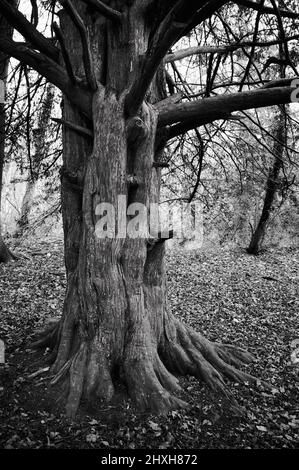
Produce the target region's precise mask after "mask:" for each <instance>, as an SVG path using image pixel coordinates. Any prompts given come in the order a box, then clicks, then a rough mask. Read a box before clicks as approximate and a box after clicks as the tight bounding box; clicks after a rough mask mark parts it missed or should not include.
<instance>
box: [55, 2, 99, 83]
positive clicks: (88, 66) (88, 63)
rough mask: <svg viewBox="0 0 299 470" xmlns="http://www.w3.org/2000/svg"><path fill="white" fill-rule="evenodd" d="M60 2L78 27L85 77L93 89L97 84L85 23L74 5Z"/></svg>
mask: <svg viewBox="0 0 299 470" xmlns="http://www.w3.org/2000/svg"><path fill="white" fill-rule="evenodd" d="M60 3H61V4H62V5H63V7H64V8H65V9H66V11H67V12H68V14H69V15H70V17H71V19H72V21H73V22H74V25H75V26H76V28H77V29H78V31H79V34H80V36H81V42H82V50H83V63H84V70H85V75H86V79H87V81H88V84H89V86H90V87H91V89H92V90H94V91H95V90H96V89H97V87H98V86H97V81H96V78H95V74H94V70H93V63H92V57H91V51H90V47H89V41H88V31H87V29H86V27H85V24H84V22H83V20H82V18H81V16H80V15H79V13H78V12H77V10H76V9H75V7H74V5H73V4H72V3H71V2H70V1H69V0H60Z"/></svg>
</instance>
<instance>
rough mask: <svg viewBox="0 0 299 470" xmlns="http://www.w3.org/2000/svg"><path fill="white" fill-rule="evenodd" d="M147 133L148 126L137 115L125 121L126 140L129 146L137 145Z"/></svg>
mask: <svg viewBox="0 0 299 470" xmlns="http://www.w3.org/2000/svg"><path fill="white" fill-rule="evenodd" d="M148 135H149V128H148V126H147V125H146V124H145V122H144V121H143V120H142V119H141V118H140V117H138V116H135V117H133V118H131V119H129V121H128V123H127V142H128V145H129V146H130V147H138V145H140V144H141V143H142V142H143V141H144V140H145V139H146V138H147V137H148Z"/></svg>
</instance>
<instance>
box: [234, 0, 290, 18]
mask: <svg viewBox="0 0 299 470" xmlns="http://www.w3.org/2000/svg"><path fill="white" fill-rule="evenodd" d="M233 2H234V3H237V4H238V5H242V6H244V7H247V8H251V9H252V10H256V11H261V13H267V14H270V15H276V12H275V10H274V8H271V7H265V6H262V7H261V5H260V4H259V3H256V2H254V1H251V0H233ZM279 13H280V16H281V17H282V18H293V19H298V18H299V13H296V12H295V11H290V10H279Z"/></svg>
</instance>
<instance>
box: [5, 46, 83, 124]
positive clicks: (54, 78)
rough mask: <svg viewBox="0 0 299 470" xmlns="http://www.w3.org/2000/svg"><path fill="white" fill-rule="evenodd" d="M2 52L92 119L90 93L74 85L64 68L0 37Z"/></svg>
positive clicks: (37, 53)
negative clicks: (42, 79)
mask: <svg viewBox="0 0 299 470" xmlns="http://www.w3.org/2000/svg"><path fill="white" fill-rule="evenodd" d="M0 50H1V51H2V52H4V53H6V54H7V55H8V56H10V57H14V58H15V59H17V60H19V61H20V62H22V63H23V64H27V65H28V66H29V67H31V68H33V69H34V70H36V72H38V73H39V74H41V75H42V76H43V77H45V78H46V79H47V80H48V81H49V82H51V83H53V85H55V86H57V87H58V88H59V89H60V90H61V91H62V92H63V93H65V95H66V96H67V97H68V98H69V100H70V101H71V102H72V103H73V104H74V105H76V106H77V107H78V108H79V110H80V111H81V112H83V113H84V114H85V115H86V116H87V117H89V118H90V117H91V94H90V92H89V91H88V90H84V89H83V88H82V87H78V86H75V85H73V84H72V83H71V81H70V80H69V77H68V75H67V73H66V71H65V70H64V68H63V67H61V66H60V65H58V64H56V62H53V61H52V60H51V59H49V58H48V57H45V56H44V55H43V54H40V53H39V52H36V51H33V50H32V49H29V48H28V47H26V46H20V45H18V44H17V43H15V42H14V41H12V40H10V39H8V38H7V37H0Z"/></svg>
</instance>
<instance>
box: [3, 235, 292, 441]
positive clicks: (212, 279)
mask: <svg viewBox="0 0 299 470" xmlns="http://www.w3.org/2000/svg"><path fill="white" fill-rule="evenodd" d="M18 250H19V252H21V253H22V254H23V255H25V256H26V257H24V258H21V259H19V261H18V262H16V263H11V264H9V265H6V266H3V265H1V266H0V338H1V339H2V340H4V341H5V343H6V364H5V365H3V364H2V365H0V403H1V406H0V422H1V427H0V447H1V448H7V449H12V448H33V449H38V448H98V449H101V448H102V449H110V448H123V449H143V448H147V449H151V448H152V449H159V448H160V449H192V448H194V449H206V448H214V449H215V448H216V449H221V448H243V449H245V448H251V449H255V448H296V447H297V446H298V442H299V401H298V395H299V394H298V391H299V364H298V362H299V361H298V356H299V354H297V356H296V348H299V309H298V307H299V300H298V275H299V263H298V261H299V251H295V250H283V251H279V252H275V251H269V252H267V253H264V254H262V255H260V256H258V257H252V256H248V255H247V254H246V253H245V252H244V251H243V250H241V249H238V250H235V251H230V252H227V251H225V250H222V251H221V252H216V253H211V252H209V253H206V252H202V251H198V250H197V251H186V250H184V249H183V248H180V249H176V250H173V251H172V252H171V253H169V255H168V275H169V296H170V306H171V308H172V310H173V312H174V313H175V314H176V315H178V316H179V317H180V318H181V319H183V320H184V321H185V322H187V323H188V324H190V325H192V326H193V327H195V328H196V329H197V330H198V331H201V332H202V333H204V334H205V335H206V336H207V337H208V338H210V339H212V340H217V341H222V342H225V343H233V344H237V345H240V346H242V347H245V348H247V349H248V350H250V351H251V352H252V353H253V354H254V355H255V356H256V358H257V362H256V363H253V364H251V365H250V366H247V368H248V371H249V372H251V373H253V374H254V375H256V376H258V377H260V378H261V379H263V380H266V381H268V383H270V384H271V386H273V387H272V388H270V389H264V388H263V387H262V386H260V387H257V388H255V389H254V388H252V386H249V385H248V384H247V385H246V384H245V385H243V386H240V385H238V384H231V385H230V388H231V390H232V392H233V395H234V397H235V398H236V400H237V401H238V403H239V405H240V406H241V407H242V410H243V411H242V413H240V412H237V411H236V410H235V409H233V408H231V407H230V406H229V404H228V403H227V402H225V401H223V400H222V399H220V397H219V396H217V395H215V394H211V392H210V391H209V390H208V389H207V387H206V386H205V385H202V384H201V383H199V382H198V381H197V380H195V379H182V384H183V386H184V388H185V390H186V396H185V399H186V397H187V400H188V401H189V403H190V408H189V409H188V410H185V411H174V412H171V413H169V414H168V415H167V416H164V417H157V416H152V415H146V414H142V415H141V414H140V413H138V412H136V410H135V409H134V407H132V404H131V403H130V401H129V400H126V401H125V400H124V401H120V400H118V401H117V402H115V403H111V405H110V406H108V405H105V406H103V405H100V404H99V406H98V407H97V408H96V409H93V410H90V409H84V408H83V409H82V410H81V412H80V414H79V416H78V419H77V420H76V421H75V422H71V421H69V420H67V419H66V418H65V417H64V416H63V414H62V413H61V412H60V407H59V406H57V407H54V408H53V403H52V401H51V399H50V398H49V397H50V395H49V392H48V387H47V382H48V380H49V372H48V371H47V370H46V363H45V361H43V359H46V356H45V357H44V358H43V357H41V356H40V353H36V352H35V353H33V352H32V351H30V350H29V349H28V343H29V342H30V340H31V337H32V335H33V332H34V330H36V329H37V328H39V327H41V326H42V325H43V324H44V323H45V321H46V319H47V318H51V317H56V316H57V315H59V314H60V312H61V309H62V303H63V297H64V292H65V285H66V283H65V275H64V269H63V249H62V243H61V241H59V240H48V241H47V242H43V243H39V244H38V245H36V246H32V244H31V245H30V246H29V245H27V246H26V245H24V246H23V247H22V248H19V249H18ZM296 339H297V340H298V341H297V343H296ZM296 362H297V364H296Z"/></svg>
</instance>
